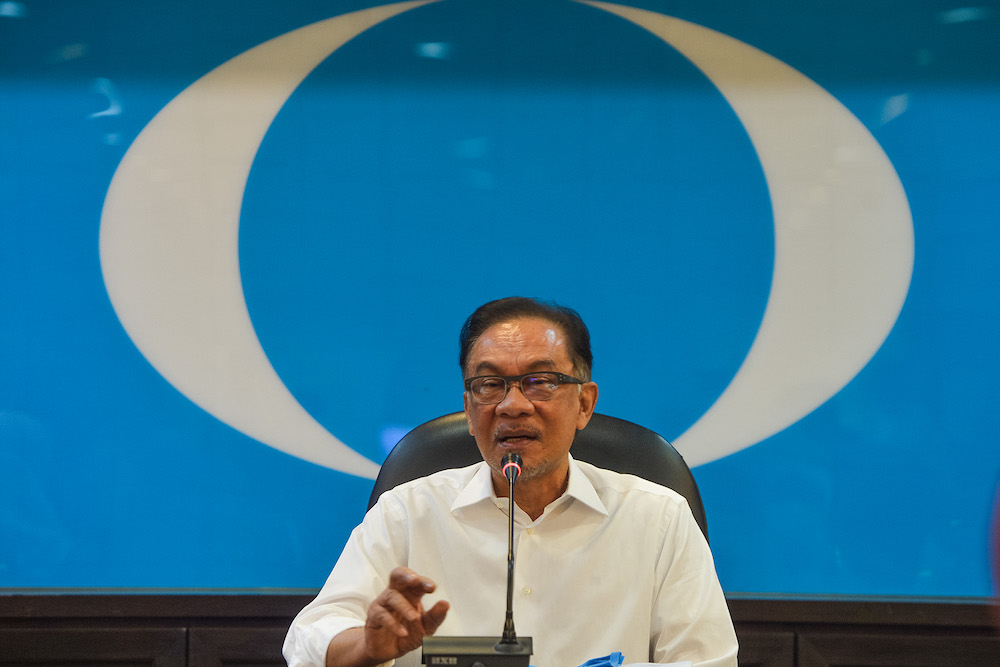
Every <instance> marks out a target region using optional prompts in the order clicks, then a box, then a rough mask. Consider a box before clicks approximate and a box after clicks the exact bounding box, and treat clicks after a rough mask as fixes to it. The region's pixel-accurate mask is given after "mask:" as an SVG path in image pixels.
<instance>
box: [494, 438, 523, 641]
mask: <svg viewBox="0 0 1000 667" xmlns="http://www.w3.org/2000/svg"><path fill="white" fill-rule="evenodd" d="M508 457H509V458H510V459H511V460H510V461H509V462H508V461H507V459H508ZM504 462H505V463H506V465H504V467H503V471H504V475H506V476H507V480H508V481H509V482H510V489H509V493H508V495H507V499H508V501H509V504H508V509H509V511H508V514H509V515H510V516H509V517H508V519H509V526H510V532H509V533H508V537H507V617H506V619H505V620H504V623H503V636H502V637H501V638H500V642H499V643H498V644H497V645H496V650H497V651H498V652H500V653H520V652H521V650H522V648H521V645H520V644H519V643H518V642H517V633H516V632H514V480H515V479H517V476H518V475H519V474H520V472H521V457H520V456H518V455H517V454H507V456H505V457H504Z"/></svg>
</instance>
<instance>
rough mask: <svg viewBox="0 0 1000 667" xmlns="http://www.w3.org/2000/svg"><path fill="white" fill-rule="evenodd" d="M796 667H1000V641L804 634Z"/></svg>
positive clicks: (961, 637)
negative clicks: (999, 666) (996, 666)
mask: <svg viewBox="0 0 1000 667" xmlns="http://www.w3.org/2000/svg"><path fill="white" fill-rule="evenodd" d="M798 664H799V667H956V666H958V665H962V666H965V665H968V666H969V667H973V666H976V667H978V666H980V665H981V666H983V667H987V666H992V665H1000V638H997V637H984V636H969V635H962V634H942V635H929V634H919V635H918V634H915V633H907V632H893V633H887V632H884V633H878V634H872V633H852V632H804V633H801V634H800V635H799V662H798Z"/></svg>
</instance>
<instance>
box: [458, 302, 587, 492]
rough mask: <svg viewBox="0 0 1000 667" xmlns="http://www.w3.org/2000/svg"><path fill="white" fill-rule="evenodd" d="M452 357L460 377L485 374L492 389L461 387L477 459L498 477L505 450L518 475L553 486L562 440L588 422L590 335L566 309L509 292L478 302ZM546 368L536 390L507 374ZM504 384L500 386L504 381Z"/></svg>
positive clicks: (562, 460) (568, 441) (561, 462)
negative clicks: (518, 463)
mask: <svg viewBox="0 0 1000 667" xmlns="http://www.w3.org/2000/svg"><path fill="white" fill-rule="evenodd" d="M459 359H460V362H461V364H462V374H463V376H464V379H465V380H466V381H467V382H468V381H470V380H471V379H472V378H482V377H483V376H490V379H489V380H488V382H489V383H490V384H491V385H493V386H497V387H498V392H496V393H495V395H493V396H485V395H484V394H483V393H481V392H477V391H476V390H475V389H476V387H477V386H478V384H475V383H476V382H479V381H473V382H474V384H472V385H471V386H470V388H467V390H466V392H465V394H464V400H465V414H466V419H467V420H468V422H469V432H470V433H471V434H472V435H473V436H475V438H476V444H477V445H478V447H479V451H480V453H481V454H482V456H483V459H484V460H485V461H486V462H487V463H488V464H489V465H490V467H491V468H492V469H493V471H494V478H495V479H502V477H503V475H502V473H500V460H501V459H502V458H503V456H504V454H506V453H507V452H517V453H518V454H520V455H521V457H522V459H523V473H522V477H521V479H522V480H523V481H525V482H529V481H533V480H540V481H541V483H542V484H546V485H551V486H552V488H553V489H555V488H556V487H558V486H560V485H562V484H563V483H564V482H565V479H566V472H567V470H568V465H569V459H568V456H567V455H568V453H569V449H570V445H572V444H573V438H574V437H575V435H576V431H577V430H579V429H582V428H583V427H584V426H586V425H587V422H588V421H590V416H591V415H592V414H593V411H594V405H595V404H596V403H597V385H596V384H594V383H593V382H590V366H591V363H592V356H591V353H590V334H589V333H588V331H587V327H586V326H585V325H584V324H583V321H582V320H581V319H580V317H579V315H577V314H576V313H575V312H574V311H572V310H569V309H568V308H562V307H559V306H554V305H550V304H546V303H543V302H541V301H537V300H535V299H524V298H520V297H514V298H510V299H502V300H500V301H494V302H491V303H488V304H486V305H484V306H482V307H481V308H479V309H478V310H477V311H476V312H475V313H473V314H472V316H471V317H470V318H469V319H468V320H467V321H466V323H465V326H464V327H463V328H462V336H461V352H460V357H459ZM526 373H527V374H534V373H539V374H548V376H549V377H550V378H552V380H553V382H552V384H550V385H549V386H548V387H547V388H546V389H542V390H541V391H536V388H531V387H529V388H528V390H527V393H528V395H527V396H526V395H525V388H524V387H525V384H522V383H519V382H518V381H515V380H510V379H508V378H511V377H513V376H521V375H524V374H526ZM505 385H506V388H505Z"/></svg>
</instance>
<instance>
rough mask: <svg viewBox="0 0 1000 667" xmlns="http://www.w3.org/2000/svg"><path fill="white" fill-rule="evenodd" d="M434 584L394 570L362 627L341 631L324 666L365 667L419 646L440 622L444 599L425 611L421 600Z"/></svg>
mask: <svg viewBox="0 0 1000 667" xmlns="http://www.w3.org/2000/svg"><path fill="white" fill-rule="evenodd" d="M434 588H435V585H434V582H433V581H431V580H430V579H428V578H427V577H421V576H420V575H418V574H417V573H416V572H414V571H413V570H410V569H408V568H405V567H397V568H396V569H394V570H393V571H392V572H391V573H390V574H389V587H388V588H386V589H385V590H384V591H382V592H381V593H380V594H379V596H378V597H377V598H375V601H374V602H372V603H371V605H370V606H369V607H368V620H367V622H366V623H365V627H364V628H355V629H354V630H348V631H346V632H342V633H340V634H339V635H337V636H336V637H334V638H333V641H331V642H330V646H329V648H328V649H327V652H326V664H327V667H341V666H343V667H347V666H350V667H367V666H369V665H379V664H381V663H383V662H387V661H389V660H393V659H395V658H398V657H400V656H401V655H403V654H404V653H409V652H410V651H412V650H414V649H415V648H417V647H418V646H420V645H421V644H422V643H423V641H424V637H426V636H427V635H432V634H434V632H435V631H437V629H438V626H440V625H441V623H442V622H443V621H444V617H445V616H446V615H447V613H448V608H449V605H448V603H447V602H445V601H444V600H440V601H438V602H437V603H436V604H435V605H434V606H433V607H431V608H430V609H427V610H425V609H424V606H423V604H422V603H421V601H420V600H421V598H423V596H424V595H426V594H427V593H432V592H433V591H434Z"/></svg>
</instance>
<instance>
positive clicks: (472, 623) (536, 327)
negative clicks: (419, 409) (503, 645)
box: [284, 297, 737, 667]
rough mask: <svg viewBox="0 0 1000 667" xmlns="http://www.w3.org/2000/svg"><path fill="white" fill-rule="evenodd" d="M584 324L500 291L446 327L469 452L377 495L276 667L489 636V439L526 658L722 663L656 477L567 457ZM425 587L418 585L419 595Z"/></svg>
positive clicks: (493, 572)
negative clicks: (453, 339)
mask: <svg viewBox="0 0 1000 667" xmlns="http://www.w3.org/2000/svg"><path fill="white" fill-rule="evenodd" d="M592 362H593V358H592V355H591V352H590V334H589V332H588V331H587V328H586V326H585V325H584V323H583V321H582V320H581V319H580V317H579V316H578V315H577V314H576V313H575V312H574V311H572V310H570V309H567V308H562V307H559V306H555V305H551V304H547V303H544V302H541V301H538V300H535V299H526V298H521V297H512V298H508V299H501V300H499V301H493V302H490V303H487V304H485V305H483V306H481V307H480V308H479V309H477V310H476V312H475V313H473V314H472V315H471V316H470V317H469V319H468V320H467V321H466V323H465V326H464V327H463V328H462V333H461V336H460V352H459V363H460V365H461V368H462V373H463V376H464V379H465V394H464V401H465V415H466V419H467V420H468V423H469V432H470V433H471V434H472V435H473V436H474V437H475V439H476V444H477V446H478V447H479V451H480V453H481V454H482V457H483V462H482V463H479V464H476V465H473V466H470V467H468V468H462V469H458V470H448V471H443V472H440V473H437V474H434V475H431V476H429V477H425V478H422V479H418V480H415V481H414V482H410V483H408V484H404V485H401V486H399V487H397V488H396V489H393V490H391V491H388V492H386V493H384V494H383V495H382V497H381V498H380V499H379V502H378V503H377V504H376V506H375V507H373V508H372V510H371V511H370V512H369V513H368V515H367V516H366V517H365V519H364V522H363V523H362V524H361V525H360V526H359V527H358V528H357V529H355V531H354V533H352V535H351V538H350V540H349V541H348V544H347V545H346V546H345V548H344V552H343V553H342V554H341V557H340V559H339V560H338V562H337V565H336V566H335V567H334V570H333V572H332V573H331V575H330V578H329V579H328V580H327V582H326V585H325V586H324V587H323V590H322V591H321V592H320V594H319V595H318V596H317V598H316V599H315V600H314V601H313V602H311V603H310V604H309V605H308V606H307V607H306V608H305V609H303V610H302V612H300V613H299V615H298V616H297V617H296V619H295V621H293V623H292V626H291V628H290V629H289V633H288V637H287V638H286V640H285V647H284V655H285V658H286V660H288V663H289V665H293V666H294V665H324V664H325V665H327V666H329V667H335V666H336V667H341V666H343V667H367V666H370V665H378V664H382V663H387V662H390V661H393V660H395V661H396V663H397V664H398V665H399V666H400V667H403V666H405V667H411V666H413V665H419V664H420V660H421V658H420V650H419V647H420V645H421V643H422V641H423V638H424V637H425V636H427V635H431V634H434V633H435V632H438V633H440V634H442V635H444V636H499V634H500V631H501V629H502V625H503V623H502V611H503V607H504V600H505V599H506V592H505V591H506V567H505V566H504V563H505V556H506V549H507V525H508V515H507V514H506V512H507V507H508V505H507V502H506V501H504V500H501V499H503V498H505V497H506V495H507V489H508V482H507V479H506V478H505V477H504V475H503V473H502V472H501V463H500V462H501V459H502V458H503V456H504V454H506V453H507V452H517V453H518V454H520V456H521V458H522V461H523V463H522V473H521V475H520V477H519V478H518V481H517V487H516V491H515V496H516V497H515V499H514V500H515V505H516V507H515V508H514V512H515V515H514V519H515V523H516V525H515V533H516V536H515V539H516V541H517V542H516V544H517V568H516V572H515V585H516V591H517V594H516V599H515V601H514V612H515V619H516V622H517V627H518V632H519V634H520V635H522V636H531V637H532V638H533V640H534V655H533V657H532V661H531V662H532V664H533V665H538V666H539V667H576V666H577V665H580V664H582V663H583V662H585V661H587V660H589V659H591V658H594V657H599V656H602V655H607V654H609V653H612V652H614V651H621V652H622V653H624V655H625V661H626V662H680V661H685V660H689V661H691V663H692V664H693V665H695V666H702V667H709V666H711V667H736V664H737V663H736V651H737V645H736V636H735V633H734V631H733V626H732V621H731V619H730V617H729V612H728V609H727V607H726V601H725V598H724V596H723V594H722V590H721V587H720V586H719V582H718V578H717V577H716V574H715V570H714V565H713V561H712V556H711V553H710V551H709V549H708V544H707V543H706V541H705V539H704V536H703V535H702V533H701V530H700V529H699V528H698V525H697V524H696V522H695V520H694V518H693V517H692V515H691V511H690V508H689V507H688V505H687V503H686V501H685V500H684V499H683V498H682V497H681V496H680V495H678V494H676V493H674V492H673V491H671V490H669V489H665V488H663V487H661V486H658V485H655V484H652V483H650V482H647V481H645V480H641V479H638V478H636V477H633V476H628V475H619V474H617V473H614V472H610V471H607V470H602V469H599V468H596V467H595V466H592V465H589V464H587V463H584V462H581V461H575V460H574V459H573V458H572V456H571V455H570V446H571V445H572V444H573V438H574V436H575V434H576V431H577V430H579V429H582V428H584V427H585V426H586V425H587V423H588V421H589V420H590V417H591V415H592V414H593V412H594V406H595V405H596V403H597V394H598V391H597V385H596V384H595V383H594V382H592V381H591V380H590V369H591V366H592ZM435 594H436V595H437V596H439V599H436V600H434V599H432V596H434V595H435Z"/></svg>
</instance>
